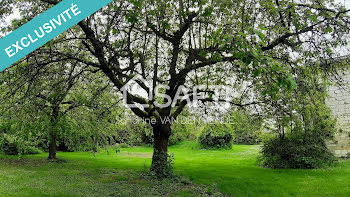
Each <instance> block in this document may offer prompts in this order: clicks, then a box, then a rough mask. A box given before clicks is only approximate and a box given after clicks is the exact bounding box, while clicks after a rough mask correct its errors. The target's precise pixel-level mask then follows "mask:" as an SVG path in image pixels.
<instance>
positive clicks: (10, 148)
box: [0, 134, 41, 155]
mask: <svg viewBox="0 0 350 197" xmlns="http://www.w3.org/2000/svg"><path fill="white" fill-rule="evenodd" d="M0 147H1V150H2V151H3V152H4V153H5V154H6V155H31V154H38V153H41V150H39V149H37V148H35V147H34V146H32V145H31V144H30V142H29V141H25V140H23V139H21V138H19V137H18V136H12V135H6V134H3V135H1V136H0Z"/></svg>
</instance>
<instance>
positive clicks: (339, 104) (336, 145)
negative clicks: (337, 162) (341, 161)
mask: <svg viewBox="0 0 350 197" xmlns="http://www.w3.org/2000/svg"><path fill="white" fill-rule="evenodd" d="M344 80H345V84H346V85H348V86H350V72H349V73H347V74H346V75H345V76H344ZM328 93H329V97H328V99H327V101H326V103H327V105H328V106H329V107H330V109H331V110H332V112H333V115H334V116H335V117H336V118H337V128H338V134H337V135H336V138H335V140H334V141H332V142H330V143H329V148H330V149H331V150H332V151H334V153H335V155H336V156H338V157H345V156H348V155H350V88H340V87H337V86H332V87H329V88H328Z"/></svg>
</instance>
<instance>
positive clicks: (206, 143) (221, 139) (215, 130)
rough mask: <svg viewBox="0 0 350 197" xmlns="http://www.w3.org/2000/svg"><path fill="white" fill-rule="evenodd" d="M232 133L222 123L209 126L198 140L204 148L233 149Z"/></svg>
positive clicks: (203, 130)
mask: <svg viewBox="0 0 350 197" xmlns="http://www.w3.org/2000/svg"><path fill="white" fill-rule="evenodd" d="M232 139H233V136H232V131H231V129H230V128H229V127H228V126H227V125H225V124H220V123H215V124H207V125H206V126H204V127H203V129H202V131H201V134H200V136H199V138H198V141H199V143H200V144H201V145H202V146H203V147H204V148H232Z"/></svg>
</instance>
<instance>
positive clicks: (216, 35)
mask: <svg viewBox="0 0 350 197" xmlns="http://www.w3.org/2000/svg"><path fill="white" fill-rule="evenodd" d="M22 2H24V3H25V4H26V7H25V8H24V7H22V9H23V10H24V11H26V12H23V13H25V14H26V18H27V19H30V18H31V17H33V16H35V15H36V14H37V12H40V11H38V10H41V11H42V10H43V9H45V6H43V5H42V4H45V3H46V5H54V4H57V3H58V2H59V0H37V1H29V2H28V1H22ZM38 4H41V7H38ZM33 8H39V9H35V10H33ZM348 11H349V10H346V9H345V8H344V7H342V6H340V5H336V4H334V3H333V1H331V0H308V1H306V0H303V1H298V2H295V1H293V0H248V1H246V0H234V1H233V0H227V1H213V0H179V1H172V0H160V1H150V0H130V1H125V0H120V1H114V2H113V3H111V4H110V5H108V6H106V7H105V8H103V9H102V10H100V11H99V12H98V13H96V14H94V15H92V16H90V17H88V18H87V19H86V20H84V21H82V22H80V23H79V24H78V25H77V26H76V27H74V29H73V33H70V34H66V40H60V41H59V42H56V43H53V45H55V44H59V45H62V44H64V45H67V47H65V50H60V49H59V48H56V49H55V50H50V51H48V52H49V53H50V54H51V55H56V56H58V57H61V58H66V59H70V60H74V61H77V62H79V63H82V64H85V65H87V66H89V67H93V68H96V69H98V71H96V72H101V73H104V75H105V76H107V77H108V78H109V80H110V82H111V83H113V85H114V86H115V87H116V88H117V89H119V90H124V91H125V89H123V86H124V85H125V84H126V83H127V82H128V81H129V80H130V79H132V78H133V77H134V76H135V75H140V76H142V78H144V79H145V80H146V81H148V82H149V83H145V81H144V80H136V83H138V84H139V86H140V87H141V88H142V89H143V90H144V91H145V92H147V93H148V94H150V95H148V96H147V97H142V96H140V95H137V94H136V93H135V91H126V92H124V93H125V94H126V100H127V103H128V104H136V106H137V107H132V108H131V110H132V111H133V112H134V113H135V114H136V115H137V116H139V117H142V118H154V119H155V122H153V123H152V127H153V133H154V153H153V160H152V166H151V170H152V171H154V172H156V173H157V174H158V175H162V174H164V173H166V172H167V168H168V165H167V156H168V155H167V152H168V139H169V136H170V135H171V122H169V121H167V122H163V121H162V120H164V119H167V118H169V119H172V118H174V119H176V118H177V117H178V115H179V114H180V113H181V112H182V111H183V110H184V107H185V106H186V105H188V99H182V100H179V101H178V102H176V103H175V105H169V106H166V107H160V106H159V105H157V104H156V103H157V102H158V103H162V104H166V103H168V100H170V99H171V100H172V101H173V100H174V99H175V97H176V96H178V95H177V92H178V91H179V89H184V87H185V89H186V90H189V91H188V94H189V98H190V99H192V98H193V97H194V96H198V95H196V93H195V92H196V91H192V88H193V87H194V86H196V85H204V87H208V86H209V85H218V84H220V85H226V86H229V87H232V89H234V88H235V87H236V86H235V85H234V84H235V83H237V82H242V83H243V82H248V87H249V92H254V94H245V95H254V97H255V98H256V99H258V100H254V99H238V98H234V97H233V98H230V99H229V100H227V99H226V101H228V102H229V103H230V104H233V105H237V106H240V107H242V106H246V105H250V104H259V103H260V101H269V100H276V96H277V95H278V92H280V90H281V89H283V88H286V89H289V90H290V89H293V88H296V86H297V84H296V83H295V80H294V78H296V77H298V72H304V71H307V72H312V73H316V74H317V73H320V72H322V73H332V72H333V70H334V66H332V64H320V62H323V61H324V60H326V59H327V60H328V61H329V60H331V59H332V58H334V57H335V56H337V55H338V54H337V53H336V50H334V49H336V48H339V47H342V46H345V45H346V44H347V40H346V39H344V38H345V35H347V34H348V33H349V27H350V23H349V22H350V21H349V15H348ZM77 48H78V49H79V50H77ZM306 65H308V67H309V69H302V68H304V67H305V66H306ZM324 76H326V75H324ZM306 80H308V79H306ZM308 82H309V81H308ZM310 82H311V81H310ZM159 84H163V85H167V87H166V88H163V90H164V91H165V92H164V91H163V93H166V95H168V96H170V98H168V99H166V98H162V97H161V98H159V97H157V95H156V91H155V88H156V86H157V85H159ZM197 92H202V93H204V95H205V96H206V97H205V98H202V100H203V102H212V101H214V100H216V101H223V99H214V98H213V91H212V90H210V89H208V88H203V89H200V90H199V91H197ZM243 96H244V95H243ZM259 100H260V101H259ZM156 101H157V102H156ZM244 101H246V102H244ZM269 104H270V103H269V102H267V103H265V105H269ZM141 105H142V106H141Z"/></svg>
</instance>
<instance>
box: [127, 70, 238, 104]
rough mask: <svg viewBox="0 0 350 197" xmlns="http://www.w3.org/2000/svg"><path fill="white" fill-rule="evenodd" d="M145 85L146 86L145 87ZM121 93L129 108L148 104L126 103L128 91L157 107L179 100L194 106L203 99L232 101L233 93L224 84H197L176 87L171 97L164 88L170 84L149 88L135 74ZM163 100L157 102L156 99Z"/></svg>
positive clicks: (177, 102)
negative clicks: (189, 86)
mask: <svg viewBox="0 0 350 197" xmlns="http://www.w3.org/2000/svg"><path fill="white" fill-rule="evenodd" d="M145 87H147V88H145ZM120 90H121V91H122V93H123V99H124V102H125V104H126V105H127V106H129V107H130V108H138V107H140V106H142V107H149V104H132V103H128V93H131V94H133V95H137V96H139V97H142V98H144V99H146V100H148V101H152V100H154V102H153V105H154V106H155V107H157V108H167V107H170V106H172V107H175V106H176V105H177V104H179V102H181V101H184V100H185V101H186V102H187V103H188V104H192V105H193V106H194V107H196V106H197V105H198V104H199V103H200V102H205V101H211V102H212V101H214V102H215V101H220V102H227V104H228V103H229V102H230V101H232V98H233V96H234V95H235V93H234V92H233V91H232V88H230V87H229V86H224V85H211V86H208V85H198V86H194V87H193V88H192V89H188V88H186V87H185V86H183V85H180V86H179V87H178V88H177V91H176V94H175V96H173V97H171V96H169V95H167V94H166V93H165V92H166V90H170V86H168V85H165V84H158V85H157V86H156V87H155V88H154V89H152V88H151V86H150V83H148V81H147V80H145V79H144V78H143V77H142V76H140V75H136V76H135V77H133V78H132V79H131V80H129V81H128V82H127V83H126V84H125V85H124V86H123V87H122V88H121V89H120ZM160 100H161V101H164V102H162V103H159V102H158V101H160Z"/></svg>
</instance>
